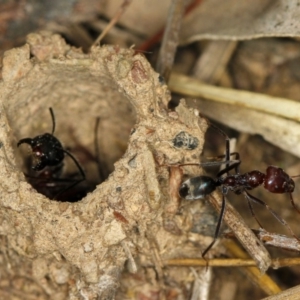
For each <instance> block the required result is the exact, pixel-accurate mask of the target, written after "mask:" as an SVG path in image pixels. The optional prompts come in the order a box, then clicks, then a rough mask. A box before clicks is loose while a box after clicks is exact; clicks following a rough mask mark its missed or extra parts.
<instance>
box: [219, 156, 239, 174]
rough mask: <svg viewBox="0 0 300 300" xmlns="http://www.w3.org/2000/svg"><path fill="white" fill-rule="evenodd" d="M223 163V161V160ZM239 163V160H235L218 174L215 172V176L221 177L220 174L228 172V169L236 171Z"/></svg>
mask: <svg viewBox="0 0 300 300" xmlns="http://www.w3.org/2000/svg"><path fill="white" fill-rule="evenodd" d="M223 163H225V162H223ZM240 164H241V161H240V160H237V161H235V162H234V163H233V164H231V165H230V166H228V167H226V168H225V169H223V170H221V171H220V172H219V173H218V174H217V178H219V177H221V176H222V175H224V174H226V173H228V172H229V171H231V170H233V169H235V170H236V171H237V170H238V167H239V165H240Z"/></svg>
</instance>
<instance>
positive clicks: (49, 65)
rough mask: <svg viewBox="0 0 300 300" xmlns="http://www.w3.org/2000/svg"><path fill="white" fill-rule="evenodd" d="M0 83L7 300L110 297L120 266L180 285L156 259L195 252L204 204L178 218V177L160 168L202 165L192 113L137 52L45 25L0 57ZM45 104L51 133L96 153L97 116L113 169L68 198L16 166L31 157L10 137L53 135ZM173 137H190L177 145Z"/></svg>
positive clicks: (0, 229)
mask: <svg viewBox="0 0 300 300" xmlns="http://www.w3.org/2000/svg"><path fill="white" fill-rule="evenodd" d="M0 85H1V87H0V91H1V93H0V97H1V115H0V140H1V143H2V148H1V149H0V151H1V159H0V164H1V166H0V176H1V183H0V188H1V197H0V205H1V213H0V224H1V225H0V234H1V240H2V241H1V257H0V258H1V259H0V264H1V269H2V270H3V273H2V275H1V277H2V279H3V280H2V287H1V289H2V290H3V292H7V293H8V294H9V295H13V296H12V297H14V298H11V299H33V298H34V299H47V298H51V299H66V297H68V298H69V299H81V298H82V299H93V298H95V299H96V298H97V297H98V298H99V299H113V298H114V297H115V293H116V291H117V288H118V287H119V286H120V280H121V281H122V277H121V273H122V270H123V269H124V267H125V262H127V264H126V266H127V270H129V271H130V272H131V273H135V272H136V271H137V269H138V268H139V266H140V265H141V264H142V263H141V262H143V264H147V262H148V263H151V264H153V265H154V269H155V270H156V274H158V278H161V279H162V278H163V276H167V277H168V278H169V279H170V280H171V278H172V280H175V281H176V280H182V281H186V279H187V278H188V277H186V276H182V274H180V276H178V273H177V272H176V270H175V269H173V270H172V272H169V273H168V275H167V274H163V271H162V268H161V263H160V261H161V260H162V259H169V258H173V257H177V256H178V255H180V254H181V255H183V256H185V257H188V256H190V255H191V256H196V255H197V256H199V255H201V254H200V252H199V248H197V247H195V245H196V244H198V243H199V241H200V240H201V236H200V235H195V234H192V233H190V230H191V228H192V226H193V220H192V219H193V213H199V209H201V206H202V204H201V203H195V204H194V205H193V206H191V207H190V208H185V209H183V210H182V212H181V213H180V214H178V213H177V211H178V207H179V199H178V196H177V194H176V193H174V190H176V189H177V188H178V186H177V185H178V184H179V183H180V180H181V176H182V173H181V172H180V171H179V170H178V169H176V168H174V169H172V170H171V175H170V174H169V170H168V168H167V167H165V166H161V165H162V164H173V163H178V162H195V161H198V160H199V156H200V153H201V151H202V145H203V134H204V132H205V130H206V126H207V125H206V122H205V121H204V120H203V119H201V118H199V116H198V111H197V110H195V109H190V108H187V107H186V105H185V103H184V102H182V103H181V104H180V105H179V107H178V108H177V109H176V111H173V112H169V111H168V110H167V103H168V101H169V99H170V95H169V92H168V90H167V87H166V85H164V84H162V83H161V82H160V80H159V76H158V74H157V73H155V72H154V71H153V70H152V68H151V67H150V65H149V63H148V62H147V61H146V60H145V59H144V57H143V56H142V55H140V54H135V52H134V50H132V49H120V48H119V47H117V46H103V47H101V48H98V47H97V48H93V49H92V50H91V53H90V54H82V53H81V51H80V50H78V49H74V48H71V47H70V46H68V45H67V44H66V43H65V42H64V40H63V39H61V38H60V37H59V36H58V35H50V34H49V33H47V32H43V33H41V34H32V35H30V36H29V37H28V43H27V44H26V45H24V46H22V47H20V48H15V49H12V50H10V51H8V52H6V54H5V56H4V59H3V69H2V82H1V83H0ZM49 107H52V108H53V110H54V111H55V118H56V123H57V124H56V132H55V136H57V137H58V138H59V139H60V141H61V142H62V143H63V144H64V145H66V146H68V147H70V148H71V149H72V147H73V148H74V147H75V146H76V145H75V146H74V137H75V139H76V140H78V141H80V143H81V144H82V145H83V146H84V147H85V148H87V149H93V140H94V136H93V127H94V123H95V119H96V118H97V117H100V120H101V132H100V134H99V140H100V144H101V155H102V156H103V157H104V158H105V161H106V163H107V165H108V166H109V169H111V170H113V172H112V173H111V174H110V175H109V177H108V179H107V180H106V181H105V182H103V183H101V184H100V185H98V186H97V187H96V189H95V190H94V191H93V192H91V193H88V195H87V196H86V197H85V198H83V199H82V200H81V201H79V202H76V203H71V201H72V199H71V196H70V199H66V200H67V201H66V202H58V201H54V200H50V199H48V198H47V197H45V196H43V195H41V194H39V193H37V192H36V191H35V189H33V187H32V186H31V185H30V184H29V183H27V182H26V179H25V176H24V175H23V173H22V170H23V169H24V163H23V161H24V156H25V155H26V154H27V155H28V153H26V152H25V151H22V149H19V148H17V147H16V143H17V141H18V140H19V139H21V138H24V137H34V136H36V135H38V134H41V133H44V132H50V129H51V120H50V117H49V111H48V108H49ZM70 132H71V133H72V134H70ZM179 134H180V135H179ZM178 135H179V137H182V136H183V137H188V138H192V139H193V141H194V142H195V141H196V142H195V143H194V144H193V147H191V146H190V144H188V142H187V141H190V140H189V139H188V140H187V139H185V138H184V139H183V141H184V142H183V143H178ZM127 143H128V144H127ZM24 148H25V147H24ZM91 151H93V150H91ZM83 167H84V168H85V165H84V163H83ZM186 169H187V170H188V173H189V174H193V173H195V172H197V171H198V170H197V168H195V167H189V168H186ZM186 172H187V171H186ZM169 178H171V179H170V184H169ZM191 209H192V211H191ZM191 236H192V237H191ZM154 269H153V268H150V269H148V271H146V272H148V275H149V274H150V273H151V272H153V270H154ZM146 270H147V269H146ZM149 272H150V273H149ZM182 272H186V273H187V274H188V273H189V272H190V271H189V269H186V270H185V271H182ZM153 274H154V273H153ZM149 276H150V277H151V276H152V278H153V280H154V278H155V276H154V275H151V274H150V275H149ZM153 276H154V277H153ZM177 277H178V278H177ZM5 278H7V281H5V280H4V279H5ZM179 278H180V279H179ZM154 281H156V280H154ZM5 283H6V285H5ZM160 284H161V282H160V280H158V281H156V285H157V286H158V287H159V286H160ZM171 286H172V285H170V286H169V287H168V285H166V286H165V284H164V289H165V290H167V289H168V288H169V289H171ZM161 287H162V286H160V288H158V293H162V291H161ZM183 290H184V289H183ZM183 290H178V291H177V293H179V294H182V293H183ZM126 292H127V291H123V292H122V293H126ZM122 295H123V294H122ZM120 297H122V296H120ZM120 299H121V298H120ZM123 299H124V298H123Z"/></svg>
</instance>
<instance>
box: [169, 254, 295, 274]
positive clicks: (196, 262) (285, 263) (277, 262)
mask: <svg viewBox="0 0 300 300" xmlns="http://www.w3.org/2000/svg"><path fill="white" fill-rule="evenodd" d="M206 265H207V262H206V260H205V259H203V258H176V259H169V260H166V261H164V266H168V267H206ZM208 265H209V266H210V267H256V262H255V261H254V260H253V259H250V258H249V259H248V258H213V259H209V260H208ZM299 265H300V257H295V258H276V259H272V261H271V267H272V268H274V269H277V268H283V267H291V266H299ZM260 276H261V274H260Z"/></svg>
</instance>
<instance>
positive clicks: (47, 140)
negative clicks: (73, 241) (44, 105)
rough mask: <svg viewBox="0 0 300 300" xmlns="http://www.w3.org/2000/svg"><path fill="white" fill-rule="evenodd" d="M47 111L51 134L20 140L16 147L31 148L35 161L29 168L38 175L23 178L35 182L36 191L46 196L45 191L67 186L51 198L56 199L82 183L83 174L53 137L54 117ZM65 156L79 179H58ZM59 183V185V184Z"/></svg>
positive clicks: (51, 112) (69, 154)
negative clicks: (71, 163)
mask: <svg viewBox="0 0 300 300" xmlns="http://www.w3.org/2000/svg"><path fill="white" fill-rule="evenodd" d="M49 111H50V115H51V118H52V132H51V133H44V134H42V135H38V136H36V137H34V138H24V139H21V140H19V142H18V144H17V146H18V147H19V146H20V145H21V144H28V145H29V146H30V147H31V150H32V157H33V159H34V161H36V164H35V165H33V166H32V167H31V168H32V170H34V171H36V172H39V173H38V176H37V177H33V176H30V175H27V174H25V176H26V177H27V178H28V180H29V181H30V182H31V183H33V182H34V181H35V180H37V181H38V183H35V184H33V185H34V187H37V190H41V191H42V193H43V194H45V195H46V196H48V195H49V193H48V192H47V189H50V188H55V189H56V190H57V188H60V189H61V187H60V186H61V185H63V186H65V185H66V184H67V186H66V187H65V188H63V189H62V190H60V191H59V192H58V193H56V194H55V196H54V197H53V198H56V199H57V198H58V196H60V195H61V194H64V193H65V192H67V191H68V190H70V189H71V188H72V187H74V186H76V185H77V184H79V183H80V182H82V181H84V180H85V173H84V171H83V169H82V168H81V166H80V165H79V163H78V161H77V160H76V159H75V157H74V156H73V155H72V154H71V153H70V152H69V151H67V150H65V149H64V148H63V146H62V144H61V142H60V141H59V140H58V139H57V138H56V137H55V136H54V135H53V134H54V131H55V117H54V113H53V110H52V108H51V107H50V108H49ZM65 154H66V155H68V156H69V157H70V158H71V159H72V160H73V162H74V163H75V165H76V167H77V168H78V170H79V173H80V175H81V178H80V179H72V178H59V177H60V175H61V173H62V168H63V160H64V157H65ZM59 182H60V183H61V184H59ZM50 194H51V193H50Z"/></svg>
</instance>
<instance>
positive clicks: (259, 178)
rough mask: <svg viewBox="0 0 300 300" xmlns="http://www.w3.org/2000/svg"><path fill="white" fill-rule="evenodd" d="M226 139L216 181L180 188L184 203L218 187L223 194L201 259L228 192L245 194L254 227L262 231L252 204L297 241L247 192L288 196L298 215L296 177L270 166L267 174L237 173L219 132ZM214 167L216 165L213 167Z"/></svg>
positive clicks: (195, 179) (193, 181) (196, 181)
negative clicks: (256, 225) (224, 165)
mask: <svg viewBox="0 0 300 300" xmlns="http://www.w3.org/2000/svg"><path fill="white" fill-rule="evenodd" d="M219 131H220V132H221V133H222V134H223V135H224V136H225V137H226V154H225V155H224V156H223V157H225V161H223V162H221V163H223V164H226V167H225V169H223V170H221V171H220V172H219V173H218V174H217V177H216V179H214V178H211V177H209V176H204V175H202V176H196V177H192V178H190V179H188V180H186V181H185V182H183V183H182V184H181V186H180V188H179V194H180V196H181V197H182V198H185V199H187V200H197V199H203V198H204V197H205V196H207V195H209V194H211V193H212V192H213V191H214V190H215V189H216V188H217V187H221V191H222V194H223V200H222V207H221V212H220V216H219V220H218V223H217V227H216V230H215V234H214V238H213V241H212V242H211V243H210V244H209V246H208V247H207V248H206V249H205V250H204V252H203V253H202V257H203V258H204V256H205V255H206V254H207V253H208V251H209V250H210V249H211V248H212V246H213V245H214V244H215V242H216V240H217V238H218V236H219V233H220V228H221V224H222V220H223V217H224V214H225V208H226V198H225V195H227V193H228V192H229V191H232V192H234V193H235V194H244V196H245V198H246V199H247V202H248V205H249V208H250V211H251V214H252V216H253V217H254V218H255V220H256V221H257V223H258V224H259V226H260V227H261V228H263V226H262V225H261V223H260V222H259V221H258V219H257V218H256V216H255V213H254V210H253V207H252V203H251V202H254V203H257V204H260V205H262V206H264V207H265V208H266V209H268V210H269V211H270V212H271V214H272V215H273V216H274V217H275V218H276V219H277V220H278V221H279V222H280V223H281V224H283V225H284V226H286V227H287V228H288V230H289V231H290V233H291V234H292V235H293V236H294V237H295V238H296V239H297V240H298V241H300V239H299V238H298V237H297V236H296V235H295V234H294V232H293V231H292V229H291V228H290V226H289V225H288V224H287V222H286V221H285V220H284V219H282V218H281V217H280V216H279V215H278V214H277V213H276V212H275V211H274V210H273V209H272V208H270V207H269V206H268V205H267V204H266V203H265V202H264V201H262V200H260V199H258V198H256V197H254V196H253V195H251V194H250V193H249V192H248V190H253V189H254V188H256V187H258V186H260V185H263V186H264V188H265V189H267V190H268V191H269V192H271V193H280V194H283V193H289V195H290V200H291V203H292V205H293V207H294V208H295V209H296V210H297V212H298V213H300V210H299V209H298V208H297V206H296V205H295V202H294V199H293V196H292V193H293V191H294V188H295V183H294V181H293V179H292V178H291V177H298V176H289V175H288V174H287V173H285V172H284V171H283V169H281V168H279V167H276V166H269V167H268V168H267V170H266V173H265V174H264V173H262V172H260V171H257V170H254V171H250V172H247V173H244V174H240V173H239V166H240V163H241V161H240V159H239V154H238V153H236V152H235V153H230V145H229V138H228V136H227V135H226V134H225V133H224V132H222V131H221V130H219ZM231 155H235V157H236V158H235V160H234V161H230V156H231ZM220 157H222V156H220ZM212 164H215V163H212ZM185 165H209V163H204V164H201V163H200V164H182V165H180V166H185ZM233 169H234V170H235V174H229V172H230V171H231V170H233Z"/></svg>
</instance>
